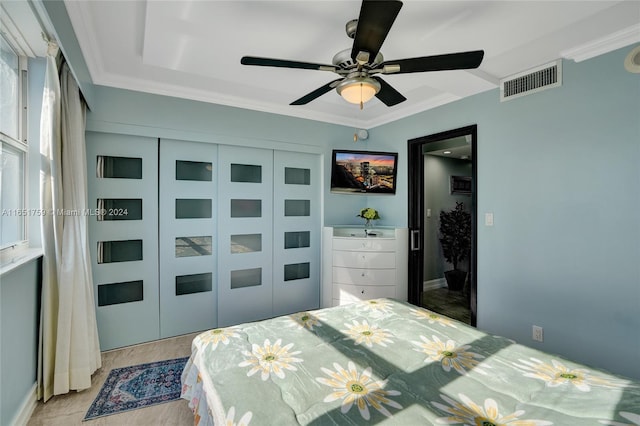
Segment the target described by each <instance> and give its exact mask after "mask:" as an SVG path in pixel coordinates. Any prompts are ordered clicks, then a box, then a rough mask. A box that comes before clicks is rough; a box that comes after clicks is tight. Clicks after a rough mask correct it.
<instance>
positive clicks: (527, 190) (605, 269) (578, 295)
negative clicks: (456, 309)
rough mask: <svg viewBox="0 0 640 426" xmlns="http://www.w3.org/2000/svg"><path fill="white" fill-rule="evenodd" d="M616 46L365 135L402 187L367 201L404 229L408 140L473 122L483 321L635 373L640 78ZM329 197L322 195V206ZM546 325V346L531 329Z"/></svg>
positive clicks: (639, 308)
mask: <svg viewBox="0 0 640 426" xmlns="http://www.w3.org/2000/svg"><path fill="white" fill-rule="evenodd" d="M630 49H631V48H630V47H629V48H625V49H621V50H619V51H615V52H612V53H609V54H606V55H603V56H600V57H597V58H594V59H591V60H588V61H585V62H582V63H575V62H572V61H565V62H564V63H563V79H564V81H563V85H562V86H561V87H560V88H557V89H551V90H547V91H544V92H540V93H537V94H533V95H530V96H526V97H522V98H518V99H514V100H511V101H508V102H504V103H500V102H499V93H498V91H497V90H493V91H490V92H486V93H483V94H479V95H476V96H473V97H470V98H467V99H463V100H460V101H458V102H455V103H451V104H448V105H445V106H442V107H439V108H436V109H433V110H430V111H426V112H424V113H420V114H417V115H414V116H412V117H408V118H406V119H402V120H398V121H395V122H393V123H390V124H387V125H384V126H380V127H378V128H375V129H372V130H371V131H370V135H371V141H370V142H369V146H370V148H371V149H379V150H399V151H400V152H403V153H404V155H403V156H402V157H401V158H402V160H403V163H402V164H401V170H400V176H402V178H401V179H400V182H399V190H400V193H399V195H398V196H397V197H396V198H397V200H395V201H394V202H393V203H386V201H385V200H382V199H378V198H373V197H370V200H369V204H371V205H372V206H375V207H377V208H379V209H380V210H381V214H384V215H385V216H387V217H389V216H392V219H391V221H392V222H395V223H397V224H406V223H407V207H406V206H407V202H406V201H407V200H406V194H407V192H406V182H407V171H406V148H405V147H406V141H407V140H408V139H411V138H415V137H419V136H424V135H430V134H433V133H438V132H441V131H444V130H449V129H454V128H459V127H463V126H467V125H470V124H478V144H477V149H478V155H477V161H478V182H477V184H478V215H479V217H480V219H482V218H483V217H484V213H485V212H493V213H494V215H495V226H494V227H485V226H483V225H482V223H481V222H480V221H479V222H480V225H479V229H478V326H479V328H481V329H484V330H486V331H489V332H491V333H496V334H501V335H505V336H508V337H511V338H513V339H516V340H518V341H519V342H521V343H524V344H528V345H532V346H536V347H539V348H541V349H543V350H546V351H550V352H557V353H560V354H563V355H565V356H567V357H570V358H573V359H575V360H577V361H582V362H584V363H587V364H592V365H595V366H600V367H603V368H606V369H609V370H611V371H614V372H618V373H623V374H626V375H630V376H633V377H636V378H640V363H639V362H638V360H639V359H640V315H639V313H640V220H638V217H639V216H638V214H639V212H640V166H639V164H640V78H639V77H640V76H639V75H637V74H636V75H634V74H630V73H628V72H626V71H625V70H624V67H623V61H624V57H625V55H626V54H627V53H628V51H629V50H630ZM331 202H332V200H331V199H329V200H328V201H327V209H330V208H331ZM532 324H536V325H539V326H542V327H544V333H545V334H544V338H545V341H544V343H543V344H536V345H534V343H535V342H533V341H532V340H531V326H532Z"/></svg>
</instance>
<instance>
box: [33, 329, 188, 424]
mask: <svg viewBox="0 0 640 426" xmlns="http://www.w3.org/2000/svg"><path fill="white" fill-rule="evenodd" d="M196 334H197V333H194V334H187V335H184V336H179V337H173V338H170V339H164V340H159V341H156V342H150V343H144V344H140V345H135V346H129V347H126V348H122V349H117V350H113V351H108V352H104V353H103V354H102V368H100V369H99V370H98V371H96V372H95V373H94V375H93V377H92V380H91V384H92V386H91V388H90V389H87V390H84V391H81V392H75V391H72V392H70V393H68V394H66V395H58V396H54V397H53V398H51V399H50V400H49V401H47V402H46V403H42V402H41V401H38V405H37V406H36V409H35V411H34V412H33V414H32V416H31V419H30V420H29V422H28V423H27V426H71V425H83V426H116V425H117V426H129V425H132V426H133V425H135V426H138V425H141V426H142V425H192V424H193V414H192V413H191V410H190V409H189V407H188V406H187V401H185V400H183V399H180V400H177V401H172V402H168V403H165V404H159V405H155V406H151V407H147V408H141V409H139V410H132V411H128V412H125V413H121V414H114V415H111V416H106V417H100V418H97V419H94V420H88V421H86V422H83V421H82V419H83V418H84V416H85V414H86V412H87V410H88V409H89V406H90V405H91V403H92V402H93V400H94V399H95V397H96V395H97V394H98V391H99V390H100V387H101V386H102V383H103V382H104V380H105V379H106V378H107V375H108V374H109V372H110V371H111V370H112V369H113V368H120V367H127V366H130V365H136V364H143V363H147V362H154V361H162V360H165V359H172V358H179V357H184V356H189V355H190V354H191V341H192V340H193V338H194V337H195V336H196Z"/></svg>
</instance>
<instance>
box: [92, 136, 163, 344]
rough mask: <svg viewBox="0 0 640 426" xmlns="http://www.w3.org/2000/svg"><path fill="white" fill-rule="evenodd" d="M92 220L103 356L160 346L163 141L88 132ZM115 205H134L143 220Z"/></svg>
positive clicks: (95, 286)
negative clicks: (160, 151) (157, 343)
mask: <svg viewBox="0 0 640 426" xmlns="http://www.w3.org/2000/svg"><path fill="white" fill-rule="evenodd" d="M86 141H87V184H88V196H89V206H88V207H89V208H90V209H96V208H100V207H102V208H104V209H105V210H106V209H109V212H108V213H107V216H108V217H107V216H105V217H103V219H105V220H99V219H101V217H100V216H98V215H90V216H88V217H87V221H88V224H89V241H90V243H89V248H90V252H91V260H92V271H93V284H94V295H95V299H96V316H97V322H98V335H99V338H100V348H101V350H108V349H113V348H118V347H122V346H128V345H132V344H136V343H142V342H148V341H152V340H157V339H158V338H159V337H160V328H159V320H158V309H159V292H158V140H157V139H154V138H145V137H138V136H126V135H116V134H108V133H98V132H87V133H86ZM109 200H127V201H126V203H128V204H127V206H135V212H133V210H132V211H129V208H128V207H127V208H125V207H123V205H124V204H122V203H120V204H118V203H116V204H114V203H113V202H112V201H109Z"/></svg>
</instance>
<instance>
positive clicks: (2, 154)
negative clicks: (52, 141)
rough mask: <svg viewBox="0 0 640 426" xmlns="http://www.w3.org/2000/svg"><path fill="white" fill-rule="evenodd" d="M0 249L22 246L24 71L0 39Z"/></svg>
mask: <svg viewBox="0 0 640 426" xmlns="http://www.w3.org/2000/svg"><path fill="white" fill-rule="evenodd" d="M0 47H1V54H0V93H2V96H0V142H1V143H0V213H1V215H0V249H7V248H13V247H16V246H23V245H24V246H26V240H27V228H26V223H27V216H28V215H29V213H30V211H29V210H27V205H26V199H27V197H26V190H25V188H26V178H25V176H26V172H27V151H28V146H27V137H26V108H27V80H26V77H27V70H26V58H25V57H21V56H19V55H18V54H17V53H16V51H15V50H14V49H13V47H12V46H11V44H9V42H8V41H7V39H6V38H5V37H4V36H0Z"/></svg>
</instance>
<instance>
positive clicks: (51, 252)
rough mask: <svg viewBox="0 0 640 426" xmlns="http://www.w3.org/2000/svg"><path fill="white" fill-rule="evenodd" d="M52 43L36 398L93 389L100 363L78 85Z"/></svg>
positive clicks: (43, 126)
mask: <svg viewBox="0 0 640 426" xmlns="http://www.w3.org/2000/svg"><path fill="white" fill-rule="evenodd" d="M56 52H57V46H50V49H49V56H48V57H47V70H46V77H45V87H44V93H43V102H42V117H41V122H40V138H41V139H40V154H41V158H42V169H41V176H40V204H41V208H42V209H44V211H46V212H47V213H48V214H46V215H43V216H42V244H43V251H44V258H43V272H42V275H43V276H42V295H41V315H40V350H39V355H38V358H39V359H38V360H39V362H38V398H39V399H44V401H47V400H48V399H49V398H51V397H52V396H53V395H59V394H63V393H67V392H69V391H70V390H82V389H87V388H89V387H91V375H92V374H93V372H95V371H96V370H97V369H98V368H100V366H101V359H100V344H99V341H98V330H97V325H96V314H95V304H94V303H95V302H94V297H93V280H92V275H91V258H90V256H89V245H88V236H87V216H86V214H85V212H86V209H88V208H89V206H88V204H87V201H88V200H87V175H86V173H87V172H86V171H87V168H86V156H85V142H84V130H85V115H86V114H85V111H86V107H85V105H84V103H83V101H82V99H81V98H80V91H79V89H78V85H77V83H76V81H75V79H74V78H73V75H72V74H71V72H70V71H69V67H68V66H67V65H66V64H64V65H63V66H62V72H61V75H60V78H58V69H57V66H56V60H55V54H56Z"/></svg>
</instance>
